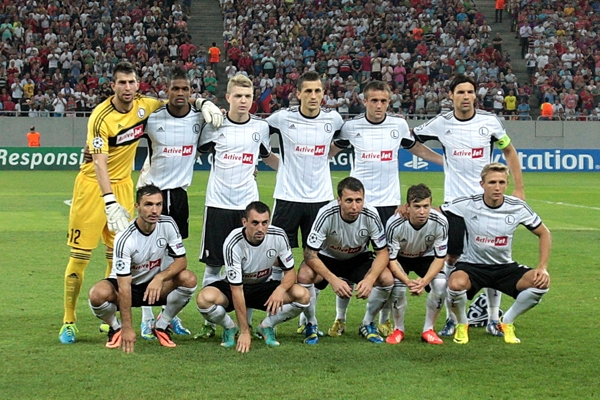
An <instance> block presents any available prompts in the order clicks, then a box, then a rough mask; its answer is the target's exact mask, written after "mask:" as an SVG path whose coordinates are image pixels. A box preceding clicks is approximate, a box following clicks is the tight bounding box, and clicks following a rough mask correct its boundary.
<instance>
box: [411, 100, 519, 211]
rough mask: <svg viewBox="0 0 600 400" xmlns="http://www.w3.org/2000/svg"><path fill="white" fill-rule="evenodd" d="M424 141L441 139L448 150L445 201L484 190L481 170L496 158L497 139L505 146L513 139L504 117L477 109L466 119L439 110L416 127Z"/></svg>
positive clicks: (416, 131)
mask: <svg viewBox="0 0 600 400" xmlns="http://www.w3.org/2000/svg"><path fill="white" fill-rule="evenodd" d="M414 133H415V135H416V136H417V137H418V138H419V140H421V141H427V140H437V141H439V142H440V143H441V144H442V146H443V150H444V176H445V177H444V201H445V202H449V201H452V200H454V199H455V198H457V197H460V196H470V195H472V194H474V193H481V192H482V191H483V190H482V189H481V186H480V185H479V182H480V181H481V178H480V175H479V174H480V173H481V170H482V169H483V167H484V166H485V165H486V164H489V163H490V162H491V161H492V151H493V144H494V142H499V143H498V144H499V146H500V147H501V148H502V147H505V146H506V145H505V144H504V143H506V142H507V141H510V139H509V138H508V135H507V134H506V130H505V129H504V126H503V125H502V122H501V121H500V119H499V118H498V117H497V116H496V115H495V114H492V113H489V112H487V111H482V110H476V112H475V115H474V116H473V117H472V118H471V119H469V120H466V121H462V120H459V119H457V118H456V117H455V116H454V112H453V111H450V112H447V113H443V114H439V115H438V116H437V117H435V118H433V119H431V120H429V121H427V122H426V123H424V124H423V125H420V126H418V127H416V128H415V129H414Z"/></svg>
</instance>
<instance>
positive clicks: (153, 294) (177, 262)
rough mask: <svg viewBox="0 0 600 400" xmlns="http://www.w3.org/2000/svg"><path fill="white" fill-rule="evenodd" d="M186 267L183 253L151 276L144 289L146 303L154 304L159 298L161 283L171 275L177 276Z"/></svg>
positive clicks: (171, 276) (168, 279)
mask: <svg viewBox="0 0 600 400" xmlns="http://www.w3.org/2000/svg"><path fill="white" fill-rule="evenodd" d="M186 268H187V258H186V257H185V255H183V256H180V257H176V258H174V260H173V262H172V263H171V265H169V267H168V268H166V269H165V270H163V271H160V272H159V273H158V274H156V275H155V276H154V278H152V280H151V281H150V283H149V284H148V287H147V288H146V291H145V292H144V301H147V302H148V304H154V303H156V302H157V301H158V300H160V295H161V291H162V288H163V283H164V282H165V281H170V280H171V279H173V277H175V276H177V275H178V274H179V273H180V272H181V271H183V270H184V269H186Z"/></svg>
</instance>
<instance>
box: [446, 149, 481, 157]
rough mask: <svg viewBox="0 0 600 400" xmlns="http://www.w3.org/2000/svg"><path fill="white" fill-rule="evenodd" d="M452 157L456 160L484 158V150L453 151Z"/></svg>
mask: <svg viewBox="0 0 600 400" xmlns="http://www.w3.org/2000/svg"><path fill="white" fill-rule="evenodd" d="M452 157H456V158H482V157H483V148H479V149H461V150H452Z"/></svg>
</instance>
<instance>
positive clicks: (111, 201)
mask: <svg viewBox="0 0 600 400" xmlns="http://www.w3.org/2000/svg"><path fill="white" fill-rule="evenodd" d="M104 204H105V205H104V212H105V213H106V221H107V222H108V229H109V230H110V231H111V232H120V231H122V230H125V228H127V225H129V220H130V219H131V215H129V213H128V212H127V210H126V209H125V207H123V206H122V205H120V204H119V203H117V198H116V197H115V195H114V194H112V193H108V194H105V195H104Z"/></svg>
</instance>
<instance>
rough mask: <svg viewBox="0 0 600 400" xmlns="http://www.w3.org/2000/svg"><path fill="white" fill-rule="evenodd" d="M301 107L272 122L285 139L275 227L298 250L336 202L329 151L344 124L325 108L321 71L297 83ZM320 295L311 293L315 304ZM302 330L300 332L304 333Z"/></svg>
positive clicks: (275, 131)
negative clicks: (326, 207) (325, 208)
mask: <svg viewBox="0 0 600 400" xmlns="http://www.w3.org/2000/svg"><path fill="white" fill-rule="evenodd" d="M297 91H298V99H299V100H300V106H299V107H292V108H288V109H286V110H280V111H278V112H276V113H274V114H272V115H271V116H270V117H269V118H267V122H268V123H269V126H270V128H271V134H277V135H278V136H279V146H280V147H279V152H280V153H279V154H280V157H281V160H280V163H279V169H278V170H277V178H276V182H275V192H274V194H273V197H274V198H275V206H274V209H273V225H275V226H278V227H280V228H282V229H283V230H285V232H286V234H287V235H288V239H289V241H290V244H291V245H292V247H298V229H300V231H301V234H302V246H303V247H306V243H307V237H308V233H309V232H310V229H311V226H312V224H313V222H314V220H315V217H316V215H317V212H318V211H319V209H320V208H321V207H323V206H324V205H325V204H327V203H328V202H329V201H331V200H332V199H333V190H332V183H331V174H330V172H329V154H330V153H329V151H330V149H331V142H332V140H333V138H334V136H336V135H338V134H339V132H340V129H341V128H342V125H343V123H344V122H343V119H342V116H341V115H340V114H338V112H337V111H334V110H332V109H326V108H321V102H322V101H323V84H322V83H321V78H320V76H319V74H318V73H317V72H315V71H309V72H305V73H303V74H302V75H301V76H300V78H299V79H298V83H297ZM316 293H317V292H315V291H313V292H311V296H315V297H314V298H311V303H312V304H315V302H316V296H317V294H316ZM302 325H303V324H301V326H300V328H299V331H300V332H302V330H303V329H304V327H303V326H302Z"/></svg>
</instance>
